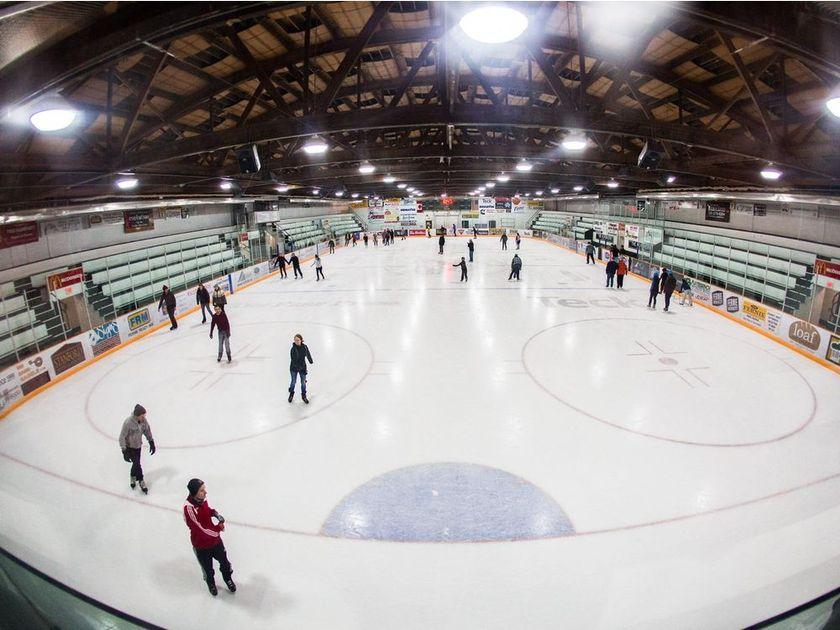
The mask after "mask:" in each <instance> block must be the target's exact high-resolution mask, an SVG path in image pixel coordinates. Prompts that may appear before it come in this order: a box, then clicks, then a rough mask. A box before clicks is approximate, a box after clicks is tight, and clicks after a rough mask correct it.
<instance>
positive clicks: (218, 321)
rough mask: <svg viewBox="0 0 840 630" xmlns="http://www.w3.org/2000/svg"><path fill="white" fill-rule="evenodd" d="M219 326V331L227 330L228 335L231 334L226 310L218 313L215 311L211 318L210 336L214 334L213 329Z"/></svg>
mask: <svg viewBox="0 0 840 630" xmlns="http://www.w3.org/2000/svg"><path fill="white" fill-rule="evenodd" d="M216 327H218V328H219V332H220V333H221V332H226V333H227V334H228V336H230V322H229V321H228V318H227V315H225V312H224V311H222V312H221V313H219V314H218V315H217V314H216V313H213V316H212V317H211V318H210V336H211V337H212V336H213V329H214V328H216Z"/></svg>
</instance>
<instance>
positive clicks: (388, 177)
mask: <svg viewBox="0 0 840 630" xmlns="http://www.w3.org/2000/svg"><path fill="white" fill-rule="evenodd" d="M382 181H383V182H385V183H386V184H393V183H394V182H395V181H397V178H396V177H394V176H393V175H391V174H390V173H388V174H387V175H386V176H385V177H383V178H382Z"/></svg>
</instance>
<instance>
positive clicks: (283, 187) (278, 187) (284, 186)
mask: <svg viewBox="0 0 840 630" xmlns="http://www.w3.org/2000/svg"><path fill="white" fill-rule="evenodd" d="M289 188H290V186H289V185H288V184H277V185H276V186H275V187H274V190H276V191H277V192H281V193H284V192H289Z"/></svg>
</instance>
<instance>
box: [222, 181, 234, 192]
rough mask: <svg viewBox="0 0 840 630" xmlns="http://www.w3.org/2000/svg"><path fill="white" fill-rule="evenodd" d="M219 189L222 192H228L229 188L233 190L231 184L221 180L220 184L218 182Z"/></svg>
mask: <svg viewBox="0 0 840 630" xmlns="http://www.w3.org/2000/svg"><path fill="white" fill-rule="evenodd" d="M219 188H221V189H222V190H230V189H231V188H233V182H229V181H227V180H222V181H221V182H219Z"/></svg>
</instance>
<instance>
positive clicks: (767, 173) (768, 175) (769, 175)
mask: <svg viewBox="0 0 840 630" xmlns="http://www.w3.org/2000/svg"><path fill="white" fill-rule="evenodd" d="M761 176H762V177H763V178H764V179H771V180H773V181H776V180H777V179H779V178H780V177H781V176H782V171H780V170H779V169H777V168H776V167H775V166H765V167H764V168H763V169H761Z"/></svg>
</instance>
